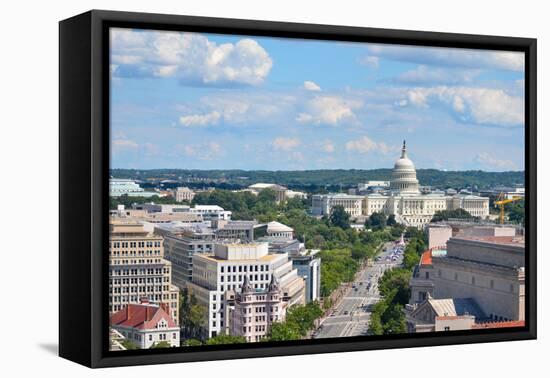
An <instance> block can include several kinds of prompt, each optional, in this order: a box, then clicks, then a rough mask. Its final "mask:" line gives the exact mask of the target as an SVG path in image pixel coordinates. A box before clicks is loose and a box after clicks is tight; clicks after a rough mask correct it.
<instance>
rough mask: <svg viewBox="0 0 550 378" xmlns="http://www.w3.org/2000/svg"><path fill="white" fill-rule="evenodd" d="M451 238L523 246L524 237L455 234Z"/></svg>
mask: <svg viewBox="0 0 550 378" xmlns="http://www.w3.org/2000/svg"><path fill="white" fill-rule="evenodd" d="M453 239H463V240H472V241H479V242H485V243H491V244H502V245H511V246H518V247H524V246H525V239H524V238H523V237H521V236H462V235H460V236H456V237H455V238H453Z"/></svg>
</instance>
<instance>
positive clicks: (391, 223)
mask: <svg viewBox="0 0 550 378" xmlns="http://www.w3.org/2000/svg"><path fill="white" fill-rule="evenodd" d="M386 225H388V226H391V227H393V226H395V225H397V221H396V220H395V214H390V215H389V216H388V219H387V220H386Z"/></svg>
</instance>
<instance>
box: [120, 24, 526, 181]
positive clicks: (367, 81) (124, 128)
mask: <svg viewBox="0 0 550 378" xmlns="http://www.w3.org/2000/svg"><path fill="white" fill-rule="evenodd" d="M111 33H112V36H111V41H112V46H111V74H112V80H111V90H112V93H111V148H112V154H111V159H112V160H111V167H112V168H136V169H153V168H181V169H245V170H259V169H261V170H310V169H375V168H390V167H391V166H392V162H393V161H394V159H395V156H396V155H397V154H398V153H399V150H400V147H401V144H402V141H403V139H406V140H407V144H408V145H409V146H410V155H411V158H413V160H414V161H415V163H416V167H417V168H419V169H423V168H435V169H440V170H473V169H474V170H484V171H494V172H498V171H521V170H523V169H524V137H525V135H524V120H523V112H524V94H523V77H524V59H523V54H521V53H513V52H498V51H484V50H461V49H449V48H428V47H406V46H398V45H375V44H365V43H347V42H346V43H344V42H326V41H305V40H298V39H296V40H289V39H278V38H271V37H267V38H264V37H262V38H259V37H246V36H219V35H213V34H194V33H175V32H152V31H135V30H134V31H133V30H128V29H114V30H112V31H111Z"/></svg>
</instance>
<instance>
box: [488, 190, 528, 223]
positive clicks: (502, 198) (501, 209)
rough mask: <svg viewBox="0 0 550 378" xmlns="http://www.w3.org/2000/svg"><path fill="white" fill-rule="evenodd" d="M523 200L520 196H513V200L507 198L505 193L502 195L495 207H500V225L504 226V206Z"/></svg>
mask: <svg viewBox="0 0 550 378" xmlns="http://www.w3.org/2000/svg"><path fill="white" fill-rule="evenodd" d="M520 199H523V197H520V196H512V198H505V196H504V193H500V194H499V195H498V197H497V201H495V207H496V206H497V205H498V206H500V224H504V205H506V204H507V203H512V202H515V201H519V200H520Z"/></svg>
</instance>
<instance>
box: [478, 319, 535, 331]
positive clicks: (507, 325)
mask: <svg viewBox="0 0 550 378" xmlns="http://www.w3.org/2000/svg"><path fill="white" fill-rule="evenodd" d="M510 327H525V321H524V320H509V321H503V322H487V323H476V324H474V325H473V326H472V329H484V328H510Z"/></svg>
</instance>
